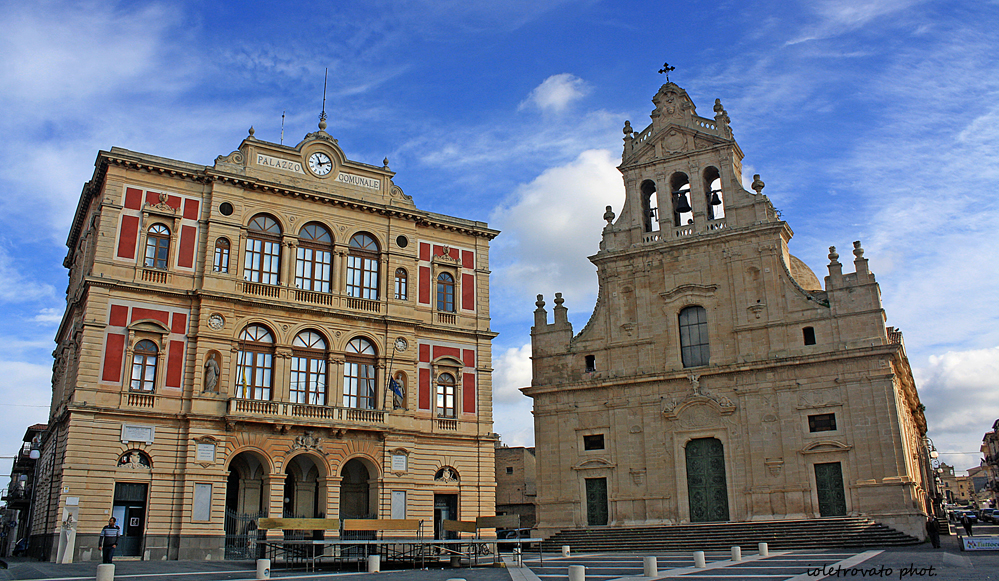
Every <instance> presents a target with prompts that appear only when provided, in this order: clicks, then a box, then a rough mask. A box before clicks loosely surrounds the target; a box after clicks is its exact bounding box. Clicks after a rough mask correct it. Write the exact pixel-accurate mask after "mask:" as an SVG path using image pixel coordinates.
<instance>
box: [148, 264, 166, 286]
mask: <svg viewBox="0 0 999 581" xmlns="http://www.w3.org/2000/svg"><path fill="white" fill-rule="evenodd" d="M168 280H169V278H168V276H167V271H165V270H159V269H156V268H143V269H142V282H155V283H157V284H166V283H167V281H168Z"/></svg>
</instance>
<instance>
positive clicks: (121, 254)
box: [118, 216, 139, 259]
mask: <svg viewBox="0 0 999 581" xmlns="http://www.w3.org/2000/svg"><path fill="white" fill-rule="evenodd" d="M138 234H139V217H138V216H122V217H121V234H120V235H118V258H133V259H134V258H135V241H136V240H138Z"/></svg>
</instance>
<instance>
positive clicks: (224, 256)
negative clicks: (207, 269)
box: [212, 238, 229, 272]
mask: <svg viewBox="0 0 999 581" xmlns="http://www.w3.org/2000/svg"><path fill="white" fill-rule="evenodd" d="M212 270H214V271H215V272H229V240H228V239H226V238H219V239H218V240H216V241H215V262H214V263H213V266H212Z"/></svg>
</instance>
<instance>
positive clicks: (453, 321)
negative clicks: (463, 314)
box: [437, 312, 458, 325]
mask: <svg viewBox="0 0 999 581" xmlns="http://www.w3.org/2000/svg"><path fill="white" fill-rule="evenodd" d="M437 322H438V323H441V324H442V325H457V324H458V315H456V314H454V313H441V312H438V313H437Z"/></svg>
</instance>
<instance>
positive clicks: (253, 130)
mask: <svg viewBox="0 0 999 581" xmlns="http://www.w3.org/2000/svg"><path fill="white" fill-rule="evenodd" d="M249 133H250V139H253V134H254V133H256V130H255V129H254V128H253V125H250V131H249Z"/></svg>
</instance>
